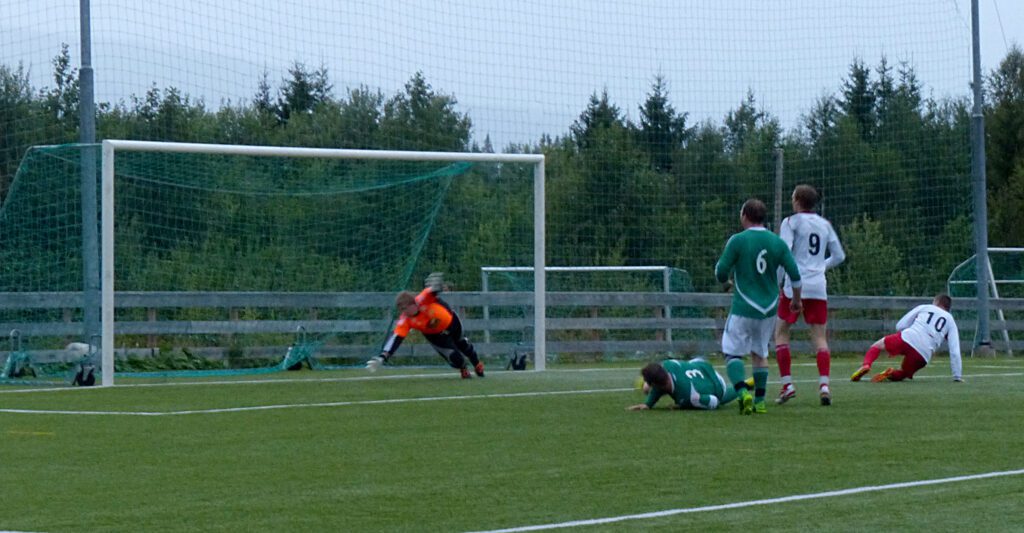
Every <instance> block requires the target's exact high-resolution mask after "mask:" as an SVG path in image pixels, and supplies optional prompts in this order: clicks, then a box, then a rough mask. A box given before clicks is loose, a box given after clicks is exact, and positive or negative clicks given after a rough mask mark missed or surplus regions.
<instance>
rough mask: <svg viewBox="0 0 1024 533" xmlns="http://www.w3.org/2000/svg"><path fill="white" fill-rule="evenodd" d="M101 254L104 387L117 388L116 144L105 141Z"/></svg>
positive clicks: (101, 342)
mask: <svg viewBox="0 0 1024 533" xmlns="http://www.w3.org/2000/svg"><path fill="white" fill-rule="evenodd" d="M100 190H101V196H102V198H101V200H100V206H101V215H100V233H101V237H100V249H101V251H100V253H101V255H102V260H101V262H100V263H101V267H102V270H103V272H102V276H101V281H100V304H101V309H102V310H101V313H100V325H101V327H100V329H101V331H102V335H101V337H100V357H101V361H102V374H103V375H102V379H101V384H102V385H103V386H104V387H110V386H112V385H114V145H113V144H112V143H111V142H110V141H103V177H102V186H101V189H100Z"/></svg>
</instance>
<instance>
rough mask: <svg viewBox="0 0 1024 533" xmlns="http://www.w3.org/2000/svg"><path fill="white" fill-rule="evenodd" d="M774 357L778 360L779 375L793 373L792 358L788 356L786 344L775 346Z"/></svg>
mask: <svg viewBox="0 0 1024 533" xmlns="http://www.w3.org/2000/svg"><path fill="white" fill-rule="evenodd" d="M775 359H776V360H778V362H779V376H781V377H786V376H788V375H790V374H792V373H793V359H792V358H791V357H790V356H789V345H788V344H780V345H778V346H776V347H775Z"/></svg>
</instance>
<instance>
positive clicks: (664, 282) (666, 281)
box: [661, 267, 672, 345]
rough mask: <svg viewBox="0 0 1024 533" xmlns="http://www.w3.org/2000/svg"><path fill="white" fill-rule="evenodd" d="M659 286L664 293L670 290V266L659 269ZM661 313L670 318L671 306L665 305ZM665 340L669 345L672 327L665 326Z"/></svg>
mask: <svg viewBox="0 0 1024 533" xmlns="http://www.w3.org/2000/svg"><path fill="white" fill-rule="evenodd" d="M661 288H662V290H663V291H664V292H666V293H669V292H672V267H665V270H662V271H661ZM663 314H664V315H665V318H672V306H671V305H666V306H665V311H664V313H663ZM665 340H667V341H668V342H669V343H670V345H671V342H672V328H665Z"/></svg>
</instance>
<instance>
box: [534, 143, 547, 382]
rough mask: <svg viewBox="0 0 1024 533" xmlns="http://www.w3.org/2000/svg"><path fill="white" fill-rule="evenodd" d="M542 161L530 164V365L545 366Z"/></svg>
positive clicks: (545, 301)
mask: <svg viewBox="0 0 1024 533" xmlns="http://www.w3.org/2000/svg"><path fill="white" fill-rule="evenodd" d="M544 200H545V198H544V161H543V160H541V161H540V162H539V163H536V164H535V165H534V166H533V345H534V346H533V368H534V370H538V371H540V370H544V369H545V368H547V358H548V355H547V333H548V332H547V329H546V328H547V321H546V314H547V308H546V307H545V306H546V305H547V298H546V293H547V277H546V273H547V272H546V269H545V267H546V266H547V258H546V257H545V244H544V238H545V229H546V228H545V227H544V224H545V206H544Z"/></svg>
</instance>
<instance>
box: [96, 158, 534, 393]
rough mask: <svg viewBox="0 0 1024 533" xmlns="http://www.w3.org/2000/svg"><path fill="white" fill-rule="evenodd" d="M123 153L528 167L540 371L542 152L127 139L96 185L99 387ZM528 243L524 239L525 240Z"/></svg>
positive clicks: (112, 319) (110, 353) (107, 361)
mask: <svg viewBox="0 0 1024 533" xmlns="http://www.w3.org/2000/svg"><path fill="white" fill-rule="evenodd" d="M123 152H153V153H163V154H207V155H213V156H247V157H256V158H273V157H281V158H319V159H330V160H339V159H347V160H357V159H361V160H379V161H405V162H440V163H509V164H512V163H514V164H520V165H529V166H531V167H532V169H533V206H532V209H533V252H532V253H533V267H532V268H533V269H534V271H535V272H540V273H542V274H541V275H537V276H534V284H533V291H534V300H533V305H534V320H533V327H534V343H535V347H534V351H535V369H536V370H544V369H545V361H546V348H545V344H546V335H545V331H546V326H545V324H546V320H545V302H546V300H545V292H546V286H545V276H544V275H543V272H545V270H546V269H545V205H544V200H545V197H544V191H545V185H544V156H543V155H542V154H492V153H466V152H422V151H395V150H350V149H331V148H298V147H274V146H248V145H223V144H199V143H175V142H154V141H131V140H105V141H103V159H102V161H103V164H102V181H101V189H100V190H101V201H100V209H101V224H100V255H101V263H100V264H101V298H100V305H101V312H100V319H101V332H102V337H101V341H100V352H101V365H102V380H101V384H102V385H103V386H112V385H114V347H115V346H114V345H115V335H116V334H117V333H118V331H117V327H118V326H117V321H116V316H115V312H114V311H115V298H116V297H117V293H116V291H115V281H116V280H115V266H116V264H117V263H116V261H117V258H118V255H117V253H118V246H119V243H118V242H117V241H116V239H115V222H114V220H115V213H114V209H115V195H117V194H118V190H117V187H116V186H115V172H117V171H118V167H117V159H116V158H117V155H118V153H123ZM527 242H528V241H527Z"/></svg>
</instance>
